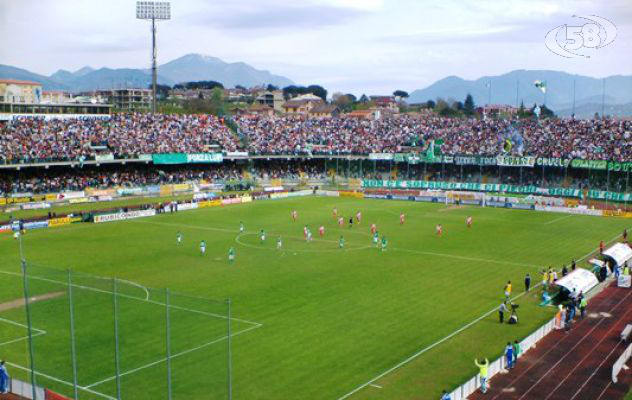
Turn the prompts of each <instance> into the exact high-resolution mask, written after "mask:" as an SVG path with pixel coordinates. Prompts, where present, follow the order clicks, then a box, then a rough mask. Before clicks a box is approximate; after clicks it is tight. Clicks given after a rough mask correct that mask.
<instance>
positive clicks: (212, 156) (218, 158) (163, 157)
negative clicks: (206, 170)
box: [151, 153, 224, 164]
mask: <svg viewBox="0 0 632 400" xmlns="http://www.w3.org/2000/svg"><path fill="white" fill-rule="evenodd" d="M151 158H152V160H153V163H154V164H194V163H221V162H222V161H223V160H224V156H223V155H222V153H194V154H185V153H166V154H152V156H151Z"/></svg>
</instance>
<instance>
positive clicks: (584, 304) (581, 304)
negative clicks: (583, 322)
mask: <svg viewBox="0 0 632 400" xmlns="http://www.w3.org/2000/svg"><path fill="white" fill-rule="evenodd" d="M587 306H588V300H586V297H584V296H583V295H582V296H581V300H579V319H584V317H585V316H586V307H587Z"/></svg>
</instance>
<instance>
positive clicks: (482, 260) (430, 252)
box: [393, 247, 542, 268]
mask: <svg viewBox="0 0 632 400" xmlns="http://www.w3.org/2000/svg"><path fill="white" fill-rule="evenodd" d="M393 250H399V251H408V252H410V253H417V254H424V255H429V256H437V257H446V258H456V259H458V260H466V261H480V262H486V263H492V264H501V265H515V266H518V267H530V268H542V267H541V266H537V265H533V264H522V263H516V262H512V261H500V260H489V259H486V258H477V257H466V256H457V255H456V254H444V253H435V252H432V251H421V250H411V249H402V248H399V247H394V248H393Z"/></svg>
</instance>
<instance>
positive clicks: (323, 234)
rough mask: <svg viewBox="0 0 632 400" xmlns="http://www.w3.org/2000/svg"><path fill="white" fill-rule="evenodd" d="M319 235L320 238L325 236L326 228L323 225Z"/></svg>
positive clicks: (319, 229)
mask: <svg viewBox="0 0 632 400" xmlns="http://www.w3.org/2000/svg"><path fill="white" fill-rule="evenodd" d="M318 234H319V235H320V237H323V236H325V226H324V225H321V226H320V228H318Z"/></svg>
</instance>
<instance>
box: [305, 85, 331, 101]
mask: <svg viewBox="0 0 632 400" xmlns="http://www.w3.org/2000/svg"><path fill="white" fill-rule="evenodd" d="M307 92H308V93H311V94H313V95H315V96H318V97H320V98H321V99H323V101H327V90H326V89H325V88H324V87H322V86H320V85H309V86H308V87H307Z"/></svg>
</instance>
